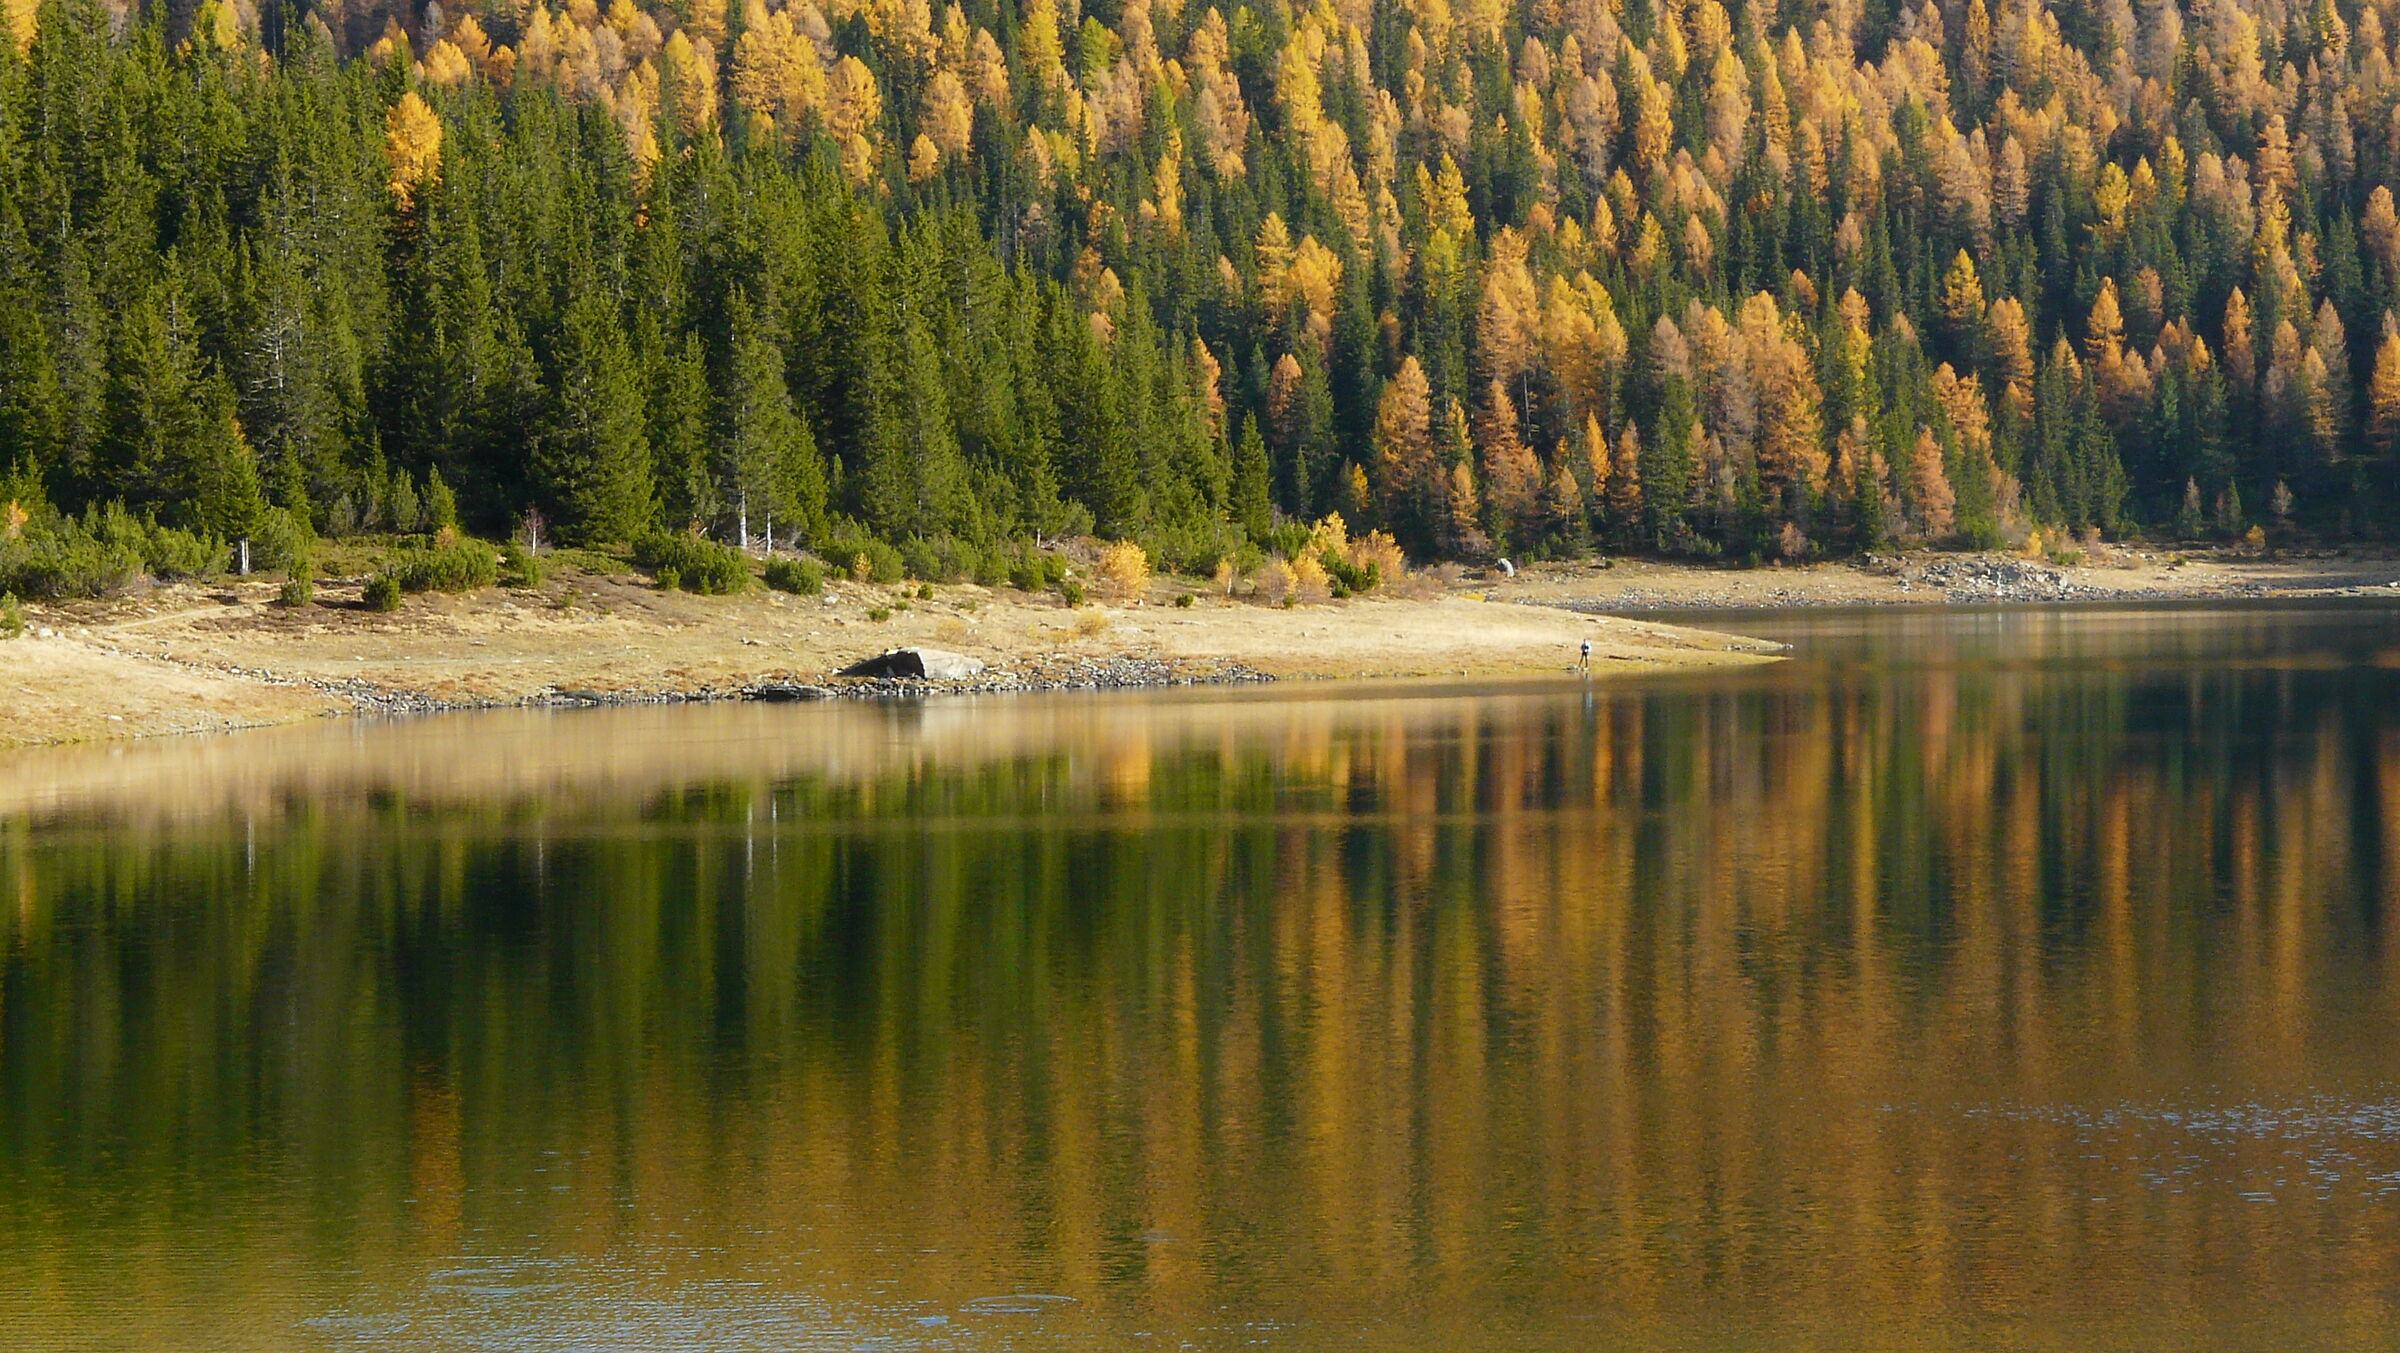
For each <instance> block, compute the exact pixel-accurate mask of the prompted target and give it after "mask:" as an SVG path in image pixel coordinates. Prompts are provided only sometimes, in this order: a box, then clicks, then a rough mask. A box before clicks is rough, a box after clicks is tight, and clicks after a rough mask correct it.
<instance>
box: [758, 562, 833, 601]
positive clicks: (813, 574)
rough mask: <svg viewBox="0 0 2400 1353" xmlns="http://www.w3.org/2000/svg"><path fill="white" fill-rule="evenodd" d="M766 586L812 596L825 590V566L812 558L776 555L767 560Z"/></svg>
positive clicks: (779, 590) (780, 590)
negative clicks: (792, 557)
mask: <svg viewBox="0 0 2400 1353" xmlns="http://www.w3.org/2000/svg"><path fill="white" fill-rule="evenodd" d="M767 586H769V587H772V588H774V589H775V590H776V591H778V592H791V593H795V594H797V595H799V596H803V597H813V596H815V595H817V594H818V593H820V592H822V591H824V590H825V566H824V565H823V564H820V563H818V562H817V561H816V560H814V559H790V558H784V557H782V556H777V557H776V558H773V559H769V560H768V561H767Z"/></svg>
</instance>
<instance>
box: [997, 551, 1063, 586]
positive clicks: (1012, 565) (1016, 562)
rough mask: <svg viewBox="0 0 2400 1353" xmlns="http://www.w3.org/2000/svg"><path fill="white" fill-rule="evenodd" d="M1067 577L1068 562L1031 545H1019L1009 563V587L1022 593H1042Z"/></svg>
mask: <svg viewBox="0 0 2400 1353" xmlns="http://www.w3.org/2000/svg"><path fill="white" fill-rule="evenodd" d="M1066 576H1067V561H1066V560H1064V559H1062V558H1060V557H1059V556H1057V555H1055V554H1046V553H1044V552H1043V551H1041V550H1037V549H1035V548H1034V547H1033V546H1031V545H1019V546H1018V547H1017V550H1016V553H1015V555H1014V556H1013V557H1011V558H1010V559H1009V561H1008V585H1009V586H1011V587H1013V588H1015V589H1017V590H1018V591H1020V592H1040V591H1043V590H1045V589H1047V588H1050V587H1053V586H1055V585H1057V584H1058V583H1059V582H1061V581H1063V580H1064V579H1065V578H1066Z"/></svg>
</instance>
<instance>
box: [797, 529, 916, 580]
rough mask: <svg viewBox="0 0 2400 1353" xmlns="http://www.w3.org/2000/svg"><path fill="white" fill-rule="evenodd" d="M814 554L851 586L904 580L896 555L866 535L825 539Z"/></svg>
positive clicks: (902, 563)
mask: <svg viewBox="0 0 2400 1353" xmlns="http://www.w3.org/2000/svg"><path fill="white" fill-rule="evenodd" d="M817 553H818V554H820V555H823V556H824V557H825V560H826V562H828V563H830V564H832V565H833V566H834V567H835V568H837V569H840V570H841V571H842V574H843V576H845V577H847V578H849V579H850V581H852V582H854V583H896V582H898V581H900V580H901V579H902V578H905V577H907V576H908V565H907V563H906V562H905V561H904V560H902V559H901V557H900V551H898V550H896V549H893V548H892V547H891V546H890V545H887V544H885V543H884V542H883V541H880V540H877V539H876V538H875V537H873V536H869V535H856V534H849V533H844V534H839V535H828V536H827V537H825V539H824V540H822V541H820V542H818V544H817Z"/></svg>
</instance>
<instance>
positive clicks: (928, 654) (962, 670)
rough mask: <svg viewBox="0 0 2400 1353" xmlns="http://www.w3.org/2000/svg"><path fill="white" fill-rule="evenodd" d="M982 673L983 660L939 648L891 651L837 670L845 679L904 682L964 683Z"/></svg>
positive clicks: (862, 659)
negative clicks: (858, 678) (862, 678)
mask: <svg viewBox="0 0 2400 1353" xmlns="http://www.w3.org/2000/svg"><path fill="white" fill-rule="evenodd" d="M982 674H983V660H982V659H981V658H970V657H968V656H967V655H966V654H964V653H951V652H946V651H944V650H942V649H939V648H895V649H893V650H892V651H890V652H889V653H878V654H876V655H875V656H874V657H872V658H861V659H859V660H858V661H857V662H854V663H852V664H850V665H849V666H848V667H845V668H843V669H842V670H841V672H840V673H839V675H841V676H846V677H880V678H884V679H887V680H888V679H900V680H908V681H917V680H927V681H965V680H967V679H968V678H970V677H975V676H981V675H982Z"/></svg>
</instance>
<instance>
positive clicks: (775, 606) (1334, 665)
mask: <svg viewBox="0 0 2400 1353" xmlns="http://www.w3.org/2000/svg"><path fill="white" fill-rule="evenodd" d="M358 590H359V589H358V587H357V585H356V584H355V583H352V584H349V585H339V584H336V585H329V586H326V587H324V588H322V589H320V592H319V599H318V601H317V603H315V604H313V605H310V606H307V607H302V608H299V609H297V610H293V609H287V608H284V607H282V606H278V605H276V604H274V600H273V598H274V592H275V586H274V584H273V583H271V582H267V581H256V582H247V583H241V584H232V585H227V584H216V585H207V586H196V585H179V586H172V587H161V588H157V589H154V590H152V591H150V592H148V593H146V594H144V595H141V596H138V597H135V598H131V599H127V600H121V601H115V602H108V603H94V604H89V605H81V606H74V607H66V608H32V609H31V610H30V611H29V614H28V619H29V621H30V623H31V624H32V626H33V627H34V631H35V632H34V633H31V634H28V635H27V636H26V637H23V638H19V639H15V640H9V641H0V746H10V745H28V744H43V743H59V742H84V741H93V740H101V739H112V738H123V737H144V736H153V735H158V734H165V733H181V732H195V731H203V730H216V729H226V728H238V727H252V726H264V725H270V724H280V723H290V722H293V721H295V720H301V719H307V718H312V717H320V716H325V715H333V714H342V713H348V712H352V711H355V710H359V709H362V708H367V709H374V708H387V709H388V708H393V707H437V706H452V705H456V706H476V705H506V704H517V703H542V702H545V701H554V700H558V699H561V698H563V697H570V696H585V697H589V696H597V697H600V698H605V699H612V700H632V699H645V698H660V699H664V698H683V697H694V696H699V697H706V696H722V695H728V694H732V693H736V692H738V691H740V690H741V689H743V688H744V687H748V686H754V685H758V684H762V683H776V682H806V683H817V682H823V681H825V680H826V679H827V678H828V677H829V676H830V675H831V674H832V673H833V672H835V671H836V670H838V669H839V668H841V667H843V666H845V665H847V664H848V663H850V662H852V661H855V660H856V659H858V658H861V657H864V656H867V655H869V654H873V653H878V652H881V651H883V650H884V649H887V648H893V647H898V646H902V645H910V644H921V645H929V646H933V647H938V648H945V649H952V650H956V651H958V652H962V653H966V654H969V655H971V656H974V657H978V658H981V659H983V660H984V661H985V662H987V663H989V664H990V665H991V668H992V680H991V684H994V685H997V686H999V687H1003V688H1012V687H1013V688H1040V687H1052V686H1079V685H1128V684H1144V683H1158V682H1168V681H1207V680H1224V679H1234V678H1239V677H1242V676H1267V677H1276V678H1286V679H1292V678H1311V677H1426V676H1447V677H1456V676H1462V675H1471V676H1478V677H1483V676H1506V675H1525V674H1536V673H1552V674H1555V673H1558V672H1561V671H1563V670H1566V669H1567V668H1568V667H1570V666H1571V665H1572V663H1573V662H1574V657H1575V653H1576V650H1577V648H1578V646H1579V645H1580V643H1581V641H1582V640H1584V639H1586V638H1589V639H1591V640H1592V642H1593V644H1594V653H1595V658H1596V662H1595V670H1596V671H1597V672H1598V673H1600V674H1602V675H1607V674H1612V673H1634V672H1658V671H1666V670H1673V669H1678V668H1693V667H1706V666H1712V665H1729V664H1742V663H1753V662H1759V661H1764V660H1766V659H1767V657H1768V655H1769V654H1770V653H1771V652H1772V647H1773V646H1772V645H1765V644H1760V643H1757V642H1755V641H1751V640H1747V639H1743V638H1740V637H1737V636H1734V635H1729V634H1723V633H1717V632H1714V631H1711V630H1707V629H1694V628H1685V627H1682V626H1678V625H1672V624H1666V623H1662V622H1661V621H1657V620H1652V619H1649V618H1646V617H1644V616H1643V615H1641V614H1640V613H1641V612H1644V611H1658V610H1683V609H1720V608H1723V609H1754V608H1776V607H1787V606H1812V605H1882V604H1925V603H1943V602H1951V603H1956V602H1992V601H2061V600H2067V601H2072V600H2127V599H2144V598H2155V599H2170V598H2181V597H2242V596H2253V597H2257V596H2326V595H2344V594H2358V593H2362V592H2367V591H2379V592H2388V591H2391V590H2400V561H2396V560H2392V559H2377V558H2366V557H2361V556H2340V557H2326V558H2310V559H2289V558H2287V559H2282V560H2264V559H2257V558H2248V557H2242V556H2238V555H2227V556H2217V557H2183V556H2177V555H2172V554H2165V553H2145V552H2139V551H2109V552H2106V554H2105V555H2104V556H2103V557H2099V558H2095V559H2093V560H2091V561H2089V562H2085V563H2081V564H2078V565H2075V566H2073V567H2059V566H2054V565H2050V564H2044V563H2032V562H2029V561H2025V560H2021V559H2016V558H2013V557H2010V556H2003V555H1955V554H1925V555H1914V556H1906V557H1897V558H1881V559H1870V560H1862V561H1857V562H1847V563H1831V564H1815V565H1808V566H1803V567H1796V568H1762V569H1747V570H1744V569H1716V568H1706V567H1696V566H1692V565H1684V564H1661V563H1647V562H1630V561H1629V562H1619V563H1615V564H1613V565H1607V566H1603V565H1600V564H1598V563H1584V564H1555V565H1540V566H1536V567H1534V568H1531V569H1528V570H1526V571H1524V572H1522V573H1521V574H1519V575H1518V576H1516V577H1513V578H1486V579H1470V580H1467V581H1464V582H1460V583H1455V584H1453V585H1451V586H1449V587H1448V588H1440V587H1436V586H1434V585H1432V584H1431V583H1429V582H1428V583H1423V584H1421V585H1420V587H1419V588H1418V592H1419V595H1416V596H1412V597H1382V596H1373V597H1367V598H1361V599H1357V600H1352V601H1347V602H1332V603H1327V604H1323V605H1312V606H1300V607H1294V608H1291V609H1279V608H1275V607H1268V606H1261V605H1257V604H1255V603H1252V602H1247V601H1236V600H1230V599H1227V598H1224V597H1221V596H1216V595H1214V594H1212V593H1210V592H1208V591H1207V590H1206V589H1203V588H1195V587H1193V586H1191V585H1189V584H1177V583H1159V584H1155V585H1153V586H1152V587H1151V588H1150V589H1149V591H1148V593H1147V594H1146V595H1145V596H1144V597H1143V598H1142V599H1141V601H1140V602H1138V603H1134V602H1130V601H1126V600H1122V599H1120V600H1118V601H1113V602H1097V603H1094V604H1091V605H1088V606H1085V607H1083V608H1081V609H1076V610H1070V609H1068V608H1066V607H1065V606H1064V605H1063V604H1061V603H1060V602H1059V600H1058V599H1057V598H1056V597H1054V596H1047V595H1042V596H1029V595H1027V594H1025V593H1021V592H1016V591H1013V590H1009V589H1000V590H988V589H985V588H980V587H973V586H948V587H941V588H937V589H936V595H935V596H934V598H933V599H932V600H923V599H918V598H915V597H913V596H911V597H909V598H907V599H905V601H904V600H903V598H902V596H901V593H900V591H899V589H895V588H891V587H882V586H865V585H854V584H847V583H835V584H832V585H830V586H829V587H828V589H827V592H826V594H825V595H824V596H822V597H797V596H787V595H784V594H781V593H775V592H768V591H764V590H753V591H752V592H750V593H748V594H747V595H744V596H739V597H695V596H689V595H685V594H681V593H662V592H659V591H658V590H656V589H655V588H653V587H652V586H650V585H649V584H648V582H647V581H645V580H643V579H640V578H638V577H635V576H632V575H627V574H615V575H610V574H597V573H588V572H583V571H580V570H575V569H565V568H562V569H558V570H555V573H554V576H553V577H551V578H550V579H549V581H548V582H547V583H546V584H545V585H544V586H543V587H541V588H539V589H507V588H495V589H491V590H488V591H485V592H481V593H478V594H474V595H471V596H462V597H444V596H427V597H413V598H411V599H410V600H409V602H408V604H407V606H406V607H405V608H404V609H403V610H401V611H400V612H398V613H397V614H391V615H383V614H376V613H373V612H369V611H367V610H365V609H364V608H363V607H362V606H360V605H359V604H358ZM1186 593H1189V594H1191V595H1192V596H1193V604H1192V605H1191V606H1189V607H1179V606H1176V605H1174V604H1172V603H1173V602H1174V600H1175V598H1176V597H1177V596H1179V595H1182V594H1186ZM902 606H905V609H901V607H902ZM882 608H890V609H891V611H892V613H891V614H890V615H889V616H888V618H885V619H882V620H877V619H874V618H872V616H871V614H870V612H871V611H874V610H877V609H882Z"/></svg>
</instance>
